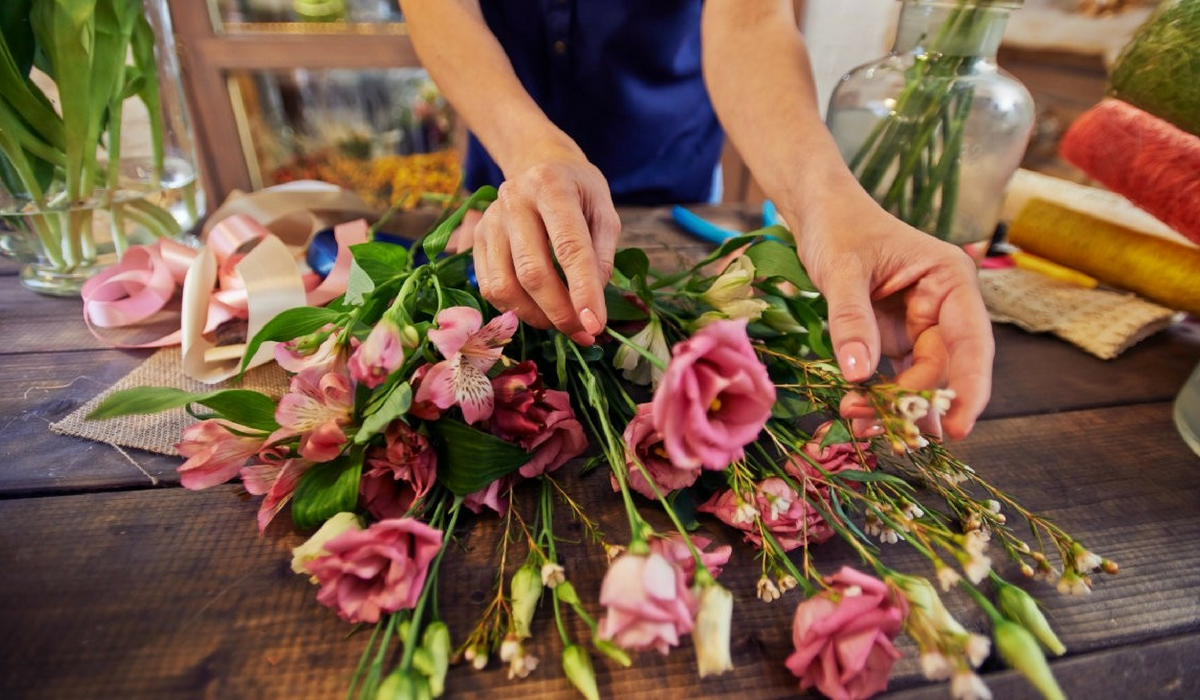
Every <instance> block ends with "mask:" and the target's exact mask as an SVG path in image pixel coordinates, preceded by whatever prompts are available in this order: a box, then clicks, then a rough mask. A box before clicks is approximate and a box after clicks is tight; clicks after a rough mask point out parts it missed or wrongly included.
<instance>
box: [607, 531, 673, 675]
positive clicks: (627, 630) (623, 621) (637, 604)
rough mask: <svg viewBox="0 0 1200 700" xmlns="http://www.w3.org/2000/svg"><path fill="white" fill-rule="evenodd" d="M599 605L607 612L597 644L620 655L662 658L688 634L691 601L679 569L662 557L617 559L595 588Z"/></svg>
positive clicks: (652, 554)
mask: <svg viewBox="0 0 1200 700" xmlns="http://www.w3.org/2000/svg"><path fill="white" fill-rule="evenodd" d="M600 604H601V605H603V606H605V608H607V611H606V613H605V615H604V619H603V620H601V622H600V629H599V630H598V632H599V634H600V638H601V639H609V640H612V641H613V642H616V644H617V645H618V646H620V647H621V648H623V649H631V650H636V651H641V650H643V649H650V648H654V649H658V650H659V651H660V652H662V653H663V654H666V653H667V652H668V651H670V649H671V647H673V646H678V645H679V638H680V636H681V635H683V634H686V633H688V632H690V631H692V624H693V622H692V617H693V614H692V611H693V610H694V609H695V601H694V600H693V598H692V594H691V592H690V591H689V590H688V587H687V583H686V577H685V575H684V573H683V569H681V568H679V567H678V566H676V565H674V564H672V563H671V562H670V561H669V560H668V559H667V558H666V557H664V556H663V555H661V554H654V553H651V554H644V555H638V554H624V555H621V556H620V557H617V559H616V560H615V561H614V562H613V563H612V565H611V566H609V568H608V573H606V574H605V575H604V582H603V583H601V584H600Z"/></svg>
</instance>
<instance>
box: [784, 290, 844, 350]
mask: <svg viewBox="0 0 1200 700" xmlns="http://www.w3.org/2000/svg"><path fill="white" fill-rule="evenodd" d="M788 306H789V307H791V309H792V314H793V315H794V316H795V317H796V321H798V322H799V323H800V324H801V325H803V326H804V327H805V328H807V329H808V346H809V347H810V348H812V350H813V352H815V353H817V354H818V355H820V356H821V357H823V358H825V359H831V358H832V357H833V348H832V347H831V346H830V344H829V334H828V333H827V332H826V331H825V320H824V319H823V318H821V315H820V314H818V313H817V312H816V311H815V310H813V308H812V307H811V306H809V305H807V304H802V303H792V304H788Z"/></svg>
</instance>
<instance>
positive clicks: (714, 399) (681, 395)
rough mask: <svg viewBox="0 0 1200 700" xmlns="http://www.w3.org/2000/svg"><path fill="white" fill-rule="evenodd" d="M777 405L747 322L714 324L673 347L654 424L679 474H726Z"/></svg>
mask: <svg viewBox="0 0 1200 700" xmlns="http://www.w3.org/2000/svg"><path fill="white" fill-rule="evenodd" d="M774 404H775V385H774V384H772V383H771V379H770V377H768V376H767V369H766V367H764V366H763V364H762V363H761V362H759V361H758V358H757V357H756V356H755V354H754V348H753V347H751V345H750V339H749V337H747V336H746V322H745V321H744V320H742V321H734V320H724V319H723V320H719V321H714V322H712V323H710V324H708V325H707V326H705V327H704V328H702V329H701V330H699V331H698V332H697V333H696V334H695V335H694V336H692V337H691V338H689V339H688V340H685V341H683V342H682V343H679V344H678V345H676V346H675V349H674V357H672V358H671V363H670V364H669V365H668V366H667V374H666V376H664V377H663V381H662V384H661V385H659V387H658V390H657V391H656V392H655V393H654V425H655V427H657V428H658V432H659V433H660V434H661V435H662V438H663V444H664V445H665V446H666V448H667V454H668V455H669V456H670V458H671V463H672V464H674V465H675V466H676V467H679V468H680V469H695V468H697V467H700V466H704V467H706V468H708V469H724V468H725V467H726V466H728V465H729V463H730V462H732V461H734V460H737V459H741V457H742V448H743V447H745V446H746V445H747V444H749V443H750V442H752V441H753V440H754V439H755V438H756V437H758V434H759V432H760V431H761V430H762V428H763V425H764V424H765V423H766V422H767V419H768V418H770V416H771V407H772V406H773V405H774Z"/></svg>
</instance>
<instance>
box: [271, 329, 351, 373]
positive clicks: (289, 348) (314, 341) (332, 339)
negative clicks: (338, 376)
mask: <svg viewBox="0 0 1200 700" xmlns="http://www.w3.org/2000/svg"><path fill="white" fill-rule="evenodd" d="M336 331H337V327H336V326H334V325H333V324H332V323H327V324H325V326H324V327H322V328H321V329H320V330H318V331H314V332H313V333H309V334H308V335H305V336H301V337H299V338H293V339H291V340H288V341H284V342H282V343H278V344H276V345H275V361H276V362H278V363H279V366H280V367H282V368H284V369H286V370H287V371H289V372H296V373H300V372H303V371H304V370H306V369H314V368H315V369H318V370H320V371H321V372H329V371H331V370H332V369H333V367H334V365H335V364H337V361H338V357H339V355H340V354H341V353H340V350H341V347H340V346H339V345H338V343H337V339H338V334H337V332H336Z"/></svg>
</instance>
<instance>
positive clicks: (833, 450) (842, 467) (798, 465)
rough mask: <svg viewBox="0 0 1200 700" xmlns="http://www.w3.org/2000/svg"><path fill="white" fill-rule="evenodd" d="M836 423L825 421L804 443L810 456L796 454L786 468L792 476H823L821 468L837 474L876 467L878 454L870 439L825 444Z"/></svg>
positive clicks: (796, 477)
mask: <svg viewBox="0 0 1200 700" xmlns="http://www.w3.org/2000/svg"><path fill="white" fill-rule="evenodd" d="M832 425H833V422H832V421H828V422H825V423H822V424H821V425H820V427H818V428H817V429H816V431H814V432H813V435H812V439H810V440H809V441H808V442H807V443H805V444H804V447H803V448H802V451H803V452H804V455H807V456H808V459H805V458H804V456H802V455H794V456H793V457H792V458H791V459H789V460H788V462H787V464H786V465H785V467H784V470H785V471H786V472H787V473H788V474H789V475H791V476H792V477H794V478H795V479H796V480H800V479H803V478H805V477H806V476H807V477H810V478H821V477H822V474H821V470H824V471H825V472H827V473H829V474H837V473H838V472H843V471H852V470H863V471H871V470H873V469H874V468H875V463H876V459H875V453H873V452H871V443H869V442H865V441H859V442H858V443H857V444H856V443H854V442H838V443H834V444H831V445H825V446H824V447H822V446H821V442H822V441H823V440H824V439H825V435H826V434H827V433H828V432H829V428H830V427H831V426H832ZM859 455H861V458H860V456H859ZM810 460H811V461H810ZM813 463H816V465H817V466H819V467H820V469H817V468H816V467H814V466H813Z"/></svg>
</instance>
